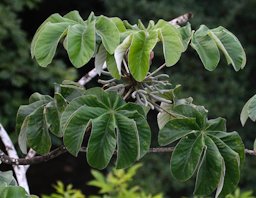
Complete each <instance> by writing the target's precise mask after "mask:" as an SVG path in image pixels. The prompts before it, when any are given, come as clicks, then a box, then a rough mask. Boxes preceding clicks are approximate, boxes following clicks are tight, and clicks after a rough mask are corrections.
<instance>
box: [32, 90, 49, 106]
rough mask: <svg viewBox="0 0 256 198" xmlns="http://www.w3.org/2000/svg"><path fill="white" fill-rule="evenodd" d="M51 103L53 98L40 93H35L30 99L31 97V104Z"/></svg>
mask: <svg viewBox="0 0 256 198" xmlns="http://www.w3.org/2000/svg"><path fill="white" fill-rule="evenodd" d="M39 100H41V101H51V100H52V97H51V96H48V95H42V94H40V93H38V92H35V93H33V94H32V95H31V96H30V97H29V104H31V103H34V102H36V101H39Z"/></svg>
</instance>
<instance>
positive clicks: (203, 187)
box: [194, 136, 223, 195]
mask: <svg viewBox="0 0 256 198" xmlns="http://www.w3.org/2000/svg"><path fill="white" fill-rule="evenodd" d="M204 139H205V145H206V148H205V151H204V154H203V157H202V159H201V162H200V164H199V167H198V172H197V176H196V184H195V191H194V193H195V194H196V195H209V194H211V193H212V192H213V191H214V190H215V188H216V187H217V186H218V184H219V181H220V177H221V173H222V161H223V157H222V156H221V154H220V153H219V150H218V148H217V146H216V145H215V143H214V142H213V140H212V139H211V138H209V137H207V136H206V137H204ZM205 181H207V184H206V183H205Z"/></svg>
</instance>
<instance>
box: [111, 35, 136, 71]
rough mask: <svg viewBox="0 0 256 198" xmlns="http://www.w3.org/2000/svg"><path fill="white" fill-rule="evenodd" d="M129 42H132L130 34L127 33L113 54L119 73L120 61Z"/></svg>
mask: <svg viewBox="0 0 256 198" xmlns="http://www.w3.org/2000/svg"><path fill="white" fill-rule="evenodd" d="M131 42H132V35H129V36H127V37H126V38H125V39H124V40H123V42H122V43H121V44H120V45H118V46H117V48H116V49H115V53H114V56H115V59H116V64H117V69H118V72H119V74H120V75H121V67H122V61H123V59H124V55H125V54H126V53H127V52H128V49H129V47H130V45H131Z"/></svg>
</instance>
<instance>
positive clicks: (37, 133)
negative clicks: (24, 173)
mask: <svg viewBox="0 0 256 198" xmlns="http://www.w3.org/2000/svg"><path fill="white" fill-rule="evenodd" d="M55 91H56V92H55V94H54V98H52V97H50V96H48V95H41V94H39V93H34V94H32V95H31V96H30V98H29V102H30V104H28V105H22V106H21V107H20V108H19V110H18V113H17V119H16V130H17V132H20V133H19V137H18V143H19V146H20V148H21V151H22V152H23V153H26V152H27V147H31V148H33V149H34V150H35V151H36V152H37V153H39V154H45V153H47V152H49V151H50V148H51V145H52V143H51V139H52V136H55V138H61V137H62V136H63V131H62V129H61V127H60V117H61V115H62V113H63V111H64V109H65V108H66V106H67V103H68V102H67V101H72V99H74V98H76V97H78V96H80V95H83V93H84V90H83V89H82V88H81V87H80V86H78V85H77V84H76V83H71V82H64V84H61V85H57V84H56V90H55ZM62 94H63V95H62ZM63 96H65V97H66V98H67V99H68V100H66V99H65V98H64V97H63Z"/></svg>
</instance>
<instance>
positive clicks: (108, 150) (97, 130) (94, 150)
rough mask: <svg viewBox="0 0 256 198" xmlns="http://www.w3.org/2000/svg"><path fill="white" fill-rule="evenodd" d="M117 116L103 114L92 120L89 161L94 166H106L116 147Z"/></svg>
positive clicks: (100, 167)
mask: <svg viewBox="0 0 256 198" xmlns="http://www.w3.org/2000/svg"><path fill="white" fill-rule="evenodd" d="M115 127H116V126H115V117H114V115H111V114H103V115H102V116H99V117H98V118H96V119H94V120H93V121H92V130H91V135H90V138H89V142H88V153H87V161H88V163H89V164H90V166H92V167H97V168H98V169H103V168H105V167H106V166H107V165H108V163H109V161H110V159H111V157H112V155H113V154H114V151H115V148H116V134H115Z"/></svg>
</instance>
